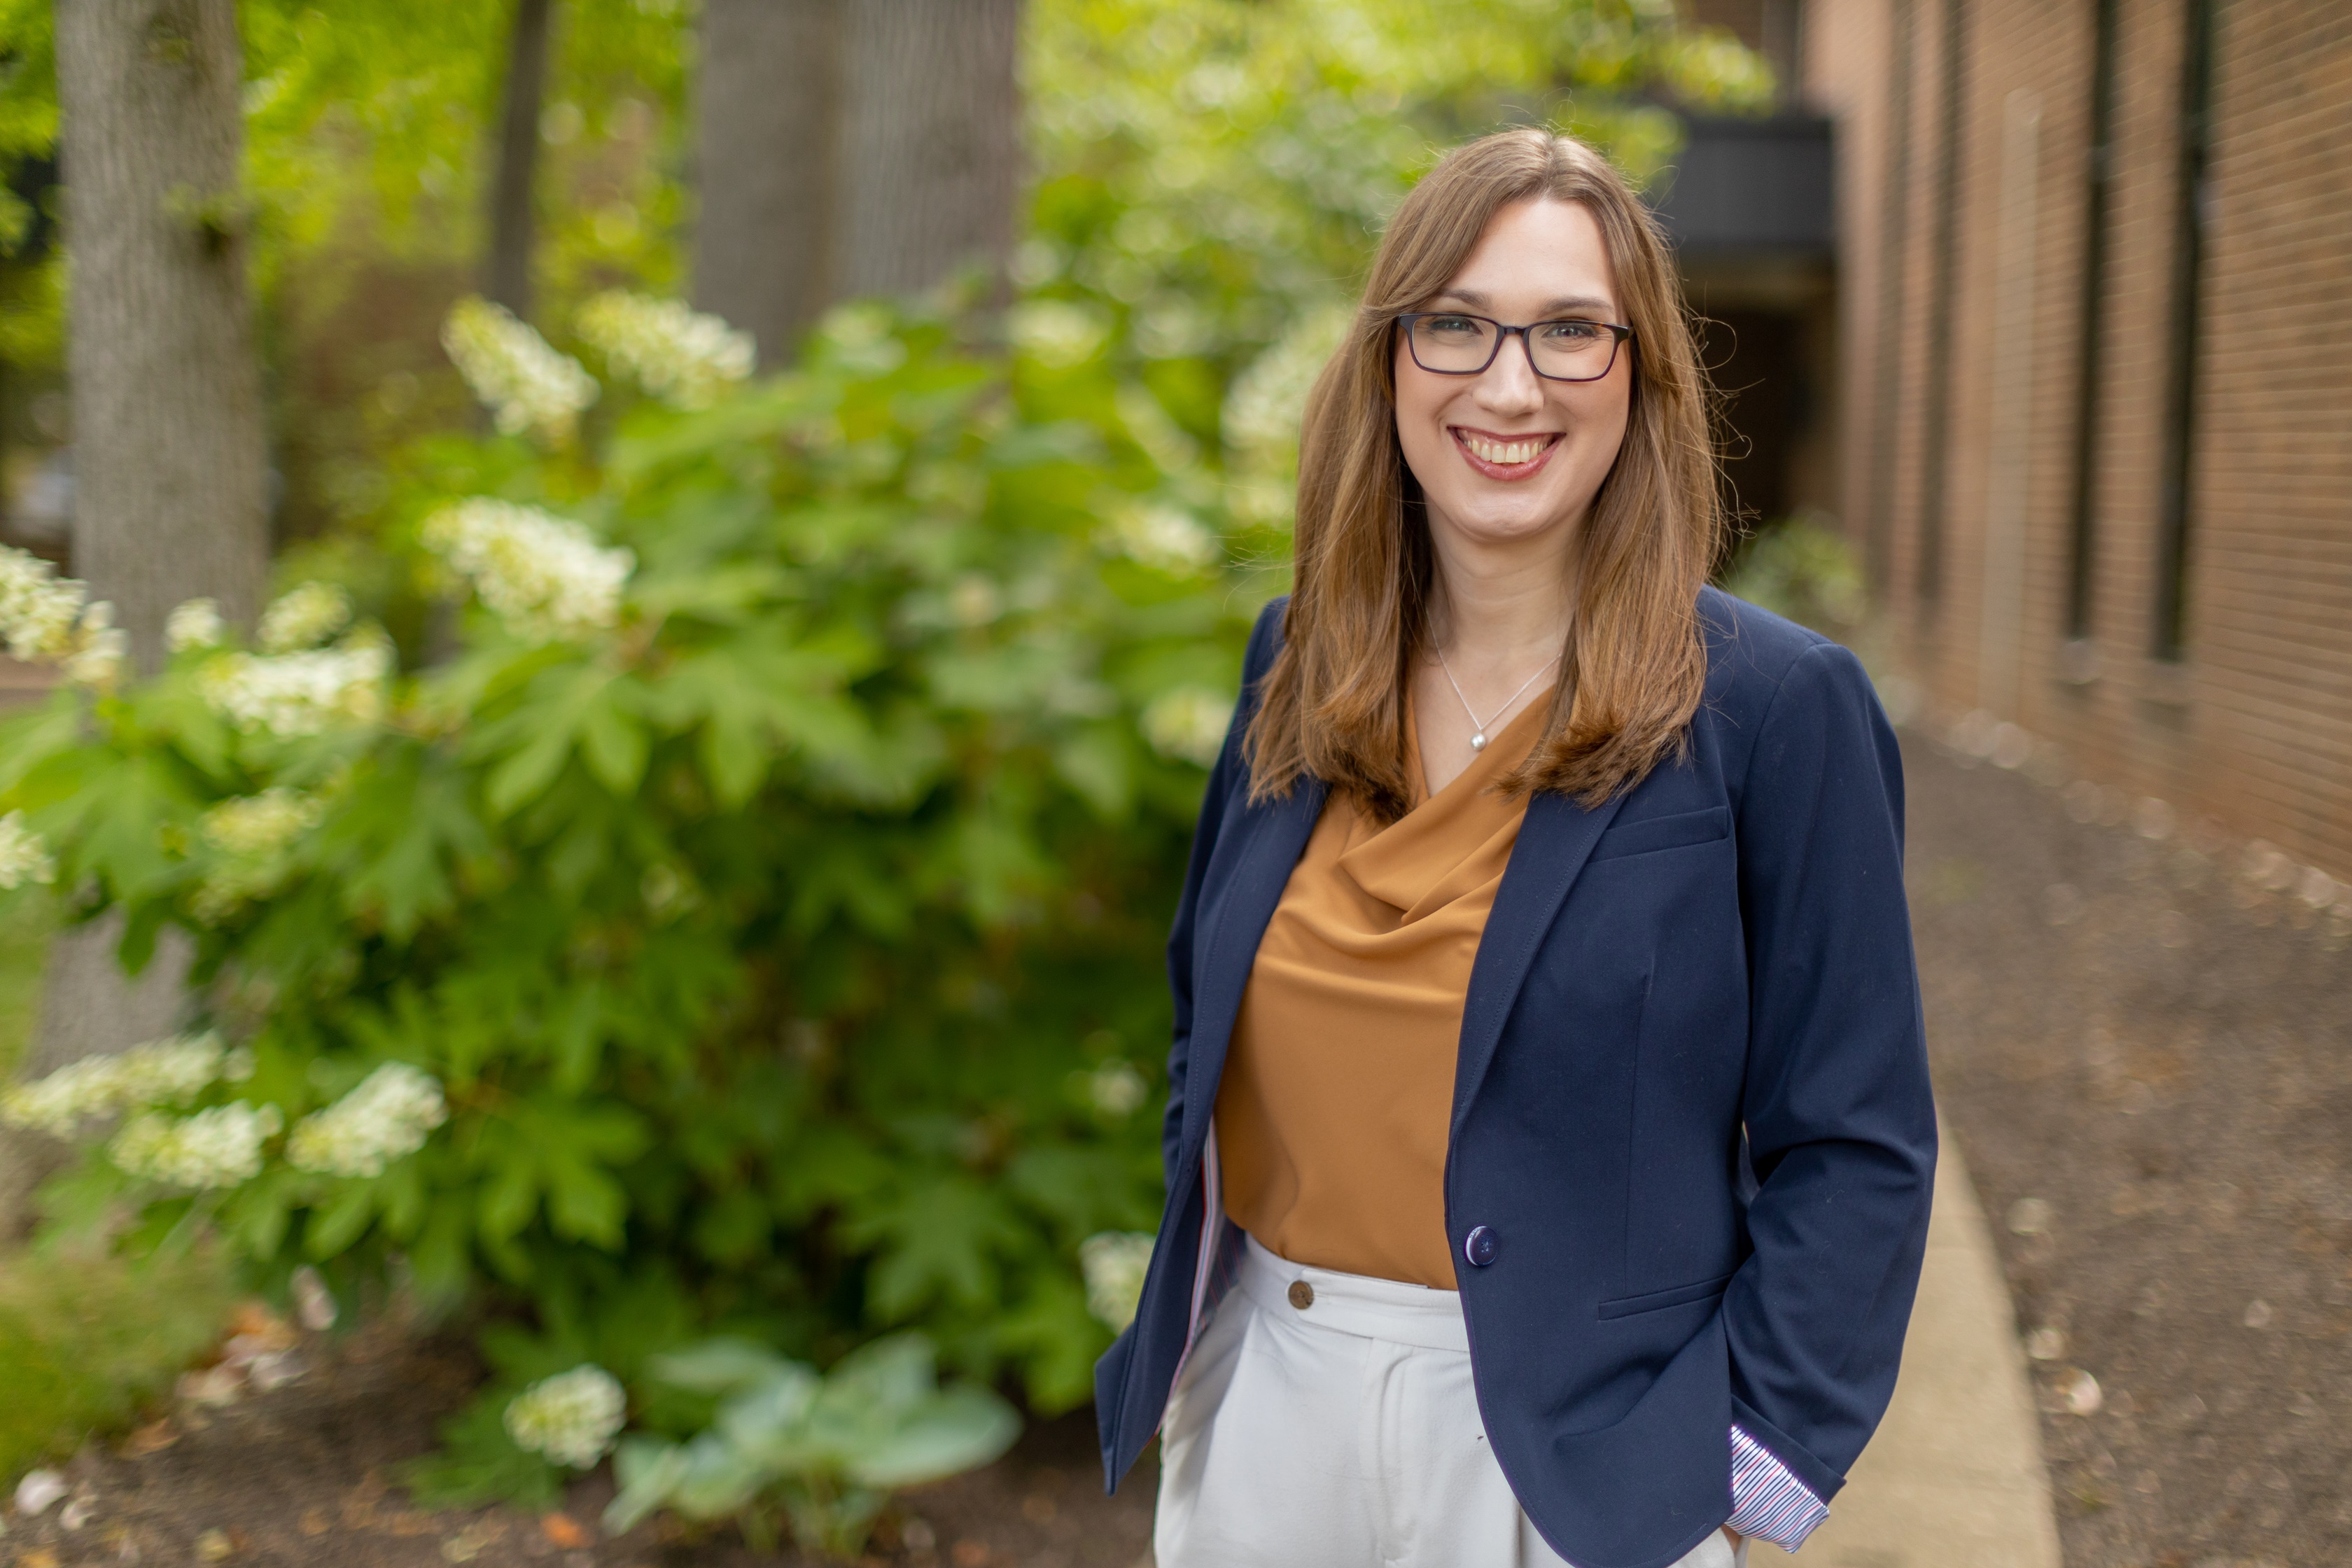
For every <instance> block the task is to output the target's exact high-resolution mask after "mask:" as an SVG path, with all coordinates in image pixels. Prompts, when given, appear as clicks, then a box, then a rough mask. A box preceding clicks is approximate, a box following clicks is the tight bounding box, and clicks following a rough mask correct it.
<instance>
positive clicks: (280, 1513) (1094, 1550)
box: [0, 1330, 1153, 1568]
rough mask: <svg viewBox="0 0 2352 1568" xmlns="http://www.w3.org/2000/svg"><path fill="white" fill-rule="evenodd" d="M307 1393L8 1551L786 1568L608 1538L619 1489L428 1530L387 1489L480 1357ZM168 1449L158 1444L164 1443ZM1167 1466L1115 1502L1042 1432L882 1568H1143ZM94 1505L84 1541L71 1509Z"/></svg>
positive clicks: (901, 1506) (422, 1516)
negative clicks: (610, 1507) (608, 1516)
mask: <svg viewBox="0 0 2352 1568" xmlns="http://www.w3.org/2000/svg"><path fill="white" fill-rule="evenodd" d="M299 1353H300V1354H301V1355H302V1356H303V1358H304V1359H305V1361H306V1362H307V1363H308V1364H309V1365H310V1368H311V1370H310V1372H309V1373H308V1374H307V1375H305V1376H304V1377H302V1378H301V1379H299V1381H297V1382H294V1383H292V1384H287V1385H285V1386H282V1387H279V1388H277V1389H274V1390H272V1391H271V1392H269V1393H268V1394H256V1395H252V1396H249V1397H248V1398H247V1399H246V1400H244V1401H242V1402H240V1403H239V1404H237V1405H233V1406H230V1407H228V1408H226V1409H223V1410H215V1411H211V1412H203V1411H194V1410H191V1408H190V1407H188V1406H185V1405H183V1406H182V1407H181V1408H180V1410H179V1411H178V1412H177V1413H176V1414H175V1415H173V1416H172V1417H171V1418H170V1419H169V1420H168V1422H166V1423H165V1424H163V1425H161V1426H152V1427H149V1428H147V1429H145V1430H143V1431H142V1432H141V1433H137V1434H134V1435H133V1436H131V1437H130V1438H128V1439H125V1440H122V1441H120V1442H117V1443H115V1444H112V1445H110V1446H108V1447H99V1446H97V1445H92V1446H90V1447H86V1448H85V1449H84V1450H83V1451H82V1452H81V1453H80V1454H79V1456H78V1457H77V1458H75V1459H74V1460H73V1461H72V1462H71V1463H70V1464H69V1465H68V1466H66V1467H64V1475H65V1478H66V1479H67V1480H68V1482H70V1483H71V1486H72V1492H71V1494H70V1497H69V1498H68V1500H67V1501H64V1502H60V1503H58V1504H57V1505H54V1506H52V1507H50V1508H49V1509H47V1510H46V1511H45V1512H44V1513H43V1514H41V1515H40V1516H39V1517H38V1518H36V1519H32V1520H26V1519H22V1518H20V1517H18V1516H17V1515H16V1514H15V1513H14V1512H13V1510H12V1511H11V1512H10V1513H9V1514H8V1516H7V1533H6V1534H5V1536H0V1563H4V1564H8V1565H10V1568H78V1565H89V1568H96V1565H98V1564H121V1563H138V1564H142V1568H181V1565H182V1564H189V1565H205V1564H212V1563H227V1564H232V1565H245V1564H251V1565H254V1568H291V1565H294V1564H300V1565H302V1568H327V1565H331V1568H445V1565H446V1564H448V1563H473V1564H476V1565H477V1568H505V1565H507V1564H520V1563H529V1564H533V1565H543V1568H751V1564H754V1563H757V1564H762V1565H764V1568H782V1565H787V1564H800V1563H803V1562H804V1561H806V1562H809V1563H814V1560H813V1559H810V1560H804V1559H803V1558H802V1557H801V1556H800V1555H799V1554H798V1553H796V1552H792V1551H789V1550H787V1551H784V1552H781V1553H773V1554H768V1553H757V1552H751V1551H750V1550H748V1549H747V1548H745V1547H744V1546H743V1544H742V1543H741V1541H740V1537H738V1536H736V1535H735V1534H734V1533H733V1531H724V1532H721V1533H719V1534H717V1535H710V1536H706V1537H703V1538H701V1539H694V1538H690V1537H688V1536H685V1535H683V1534H681V1533H680V1532H678V1531H677V1530H675V1529H674V1528H671V1527H668V1526H667V1521H661V1520H656V1521H651V1522H649V1523H647V1524H645V1525H641V1526H640V1527H638V1528H637V1529H636V1530H635V1531H631V1532H630V1533H629V1534H627V1535H625V1536H621V1537H617V1538H614V1539H610V1540H607V1539H604V1538H603V1537H602V1536H601V1534H600V1532H599V1531H597V1530H596V1527H595V1521H596V1519H597V1516H598V1515H599V1514H600V1513H601V1512H602V1510H603V1509H604V1505H605V1503H606V1502H608V1501H609V1500H611V1498H612V1482H611V1479H610V1475H609V1471H607V1470H599V1471H598V1472H596V1473H595V1474H594V1475H593V1476H591V1477H589V1478H588V1479H583V1480H582V1481H581V1482H579V1483H577V1484H576V1485H575V1486H573V1488H572V1491H571V1493H570V1495H569V1496H568V1497H567V1498H566V1500H565V1501H564V1505H563V1507H562V1510H559V1511H558V1512H556V1513H553V1514H551V1515H547V1516H543V1517H542V1516H540V1515H535V1514H531V1513H527V1512H524V1511H522V1510H516V1509H511V1508H491V1509H477V1510H463V1511H446V1512H431V1513H428V1512H425V1511H421V1510H416V1509H415V1508H412V1507H410V1506H409V1504H408V1500H407V1498H406V1496H405V1495H404V1493H403V1492H402V1491H401V1490H400V1489H399V1488H398V1487H397V1486H395V1485H391V1484H388V1482H389V1479H390V1478H392V1477H393V1476H394V1475H396V1473H397V1469H398V1467H399V1465H400V1463H401V1461H403V1460H405V1459H408V1458H414V1457H415V1456H416V1455H419V1454H422V1453H425V1452H427V1451H428V1450H429V1449H430V1448H431V1447H432V1446H433V1431H434V1427H435V1426H436V1423H437V1422H438V1421H439V1420H440V1419H441V1418H442V1417H443V1416H444V1415H447V1414H448V1413H450V1412H451V1411H453V1410H455V1409H456V1408H457V1406H458V1405H462V1404H463V1403H464V1402H465V1400H466V1397H467V1394H469V1393H470V1392H471V1390H472V1389H473V1388H474V1387H475V1385H476V1384H478V1381H479V1379H480V1372H479V1370H478V1367H477V1365H476V1363H474V1362H473V1360H472V1358H471V1357H470V1356H469V1355H468V1354H467V1352H466V1351H465V1349H464V1348H463V1347H462V1346H457V1345H451V1344H446V1343H442V1344H436V1343H432V1342H417V1341H415V1340H411V1339H406V1338H404V1337H403V1336H401V1335H399V1334H397V1333H394V1332H391V1331H383V1330H375V1331H367V1332H363V1333H361V1334H356V1335H352V1336H351V1337H350V1338H348V1339H346V1340H345V1341H343V1342H341V1343H340V1344H331V1343H329V1342H324V1341H321V1340H318V1339H315V1338H314V1339H312V1340H310V1342H307V1343H306V1344H305V1345H304V1346H303V1347H302V1349H301V1352H299ZM159 1444H160V1445H161V1446H157V1445H159ZM1152 1464H1153V1459H1152V1457H1151V1456H1149V1455H1147V1456H1146V1458H1145V1460H1144V1462H1143V1464H1142V1465H1139V1467H1138V1468H1137V1471H1136V1479H1135V1480H1134V1481H1132V1482H1130V1483H1129V1486H1128V1487H1127V1488H1126V1489H1124V1490H1123V1492H1122V1493H1121V1495H1119V1496H1118V1497H1117V1498H1113V1499H1107V1498H1105V1497H1104V1496H1103V1490H1102V1467H1101V1461H1100V1460H1099V1459H1097V1458H1096V1454H1095V1440H1094V1417H1093V1414H1092V1412H1091V1411H1081V1412H1079V1413H1078V1414H1077V1415H1075V1416H1067V1417H1064V1418H1062V1419H1060V1420H1055V1421H1050V1422H1045V1423H1040V1424H1037V1425H1034V1426H1032V1427H1031V1428H1030V1430H1029V1431H1028V1432H1027V1434H1025V1435H1024V1437H1023V1438H1022V1440H1021V1442H1020V1444H1019V1445H1018V1446H1017V1447H1015V1448H1014V1449H1013V1452H1012V1453H1011V1454H1009V1455H1007V1456H1006V1457H1005V1458H1003V1459H1002V1460H1000V1461H999V1462H997V1463H996V1464H994V1465H992V1466H990V1467H989V1468H986V1469H984V1470H980V1471H976V1472H974V1473H973V1474H971V1475H969V1476H961V1477H958V1478H956V1479H952V1480H949V1481H944V1482H941V1483H940V1484H938V1485H936V1486H930V1487H924V1488H920V1489H915V1490H912V1491H908V1492H906V1493H904V1494H902V1495H901V1497H900V1500H899V1503H898V1507H897V1508H896V1510H894V1513H893V1515H892V1516H891V1517H889V1518H887V1519H886V1520H885V1521H884V1524H883V1526H882V1528H881V1530H880V1531H877V1542H876V1546H875V1550H874V1554H873V1555H872V1556H871V1557H870V1558H869V1559H867V1561H868V1563H877V1564H878V1563H892V1564H904V1565H905V1568H1013V1564H1020V1565H1022V1568H1133V1565H1134V1564H1135V1563H1136V1562H1137V1560H1138V1559H1139V1558H1140V1557H1142V1556H1143V1554H1144V1552H1145V1550H1146V1548H1147V1547H1148V1546H1149V1544H1150V1536H1151V1481H1152V1475H1153V1471H1152V1468H1151V1467H1152ZM75 1502H79V1504H80V1505H81V1507H80V1509H79V1520H78V1523H77V1526H76V1528H74V1529H72V1530H68V1529H66V1528H65V1527H64V1526H65V1523H66V1521H67V1519H68V1517H69V1516H68V1510H69V1509H70V1508H71V1507H72V1505H73V1504H74V1503H75Z"/></svg>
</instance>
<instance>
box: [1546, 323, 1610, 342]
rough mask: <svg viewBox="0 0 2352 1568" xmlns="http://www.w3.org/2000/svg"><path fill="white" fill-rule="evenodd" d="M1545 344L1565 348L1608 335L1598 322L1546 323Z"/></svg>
mask: <svg viewBox="0 0 2352 1568" xmlns="http://www.w3.org/2000/svg"><path fill="white" fill-rule="evenodd" d="M1541 331H1542V332H1543V337H1544V342H1548V343H1558V344H1559V345H1560V346H1561V347H1563V348H1566V347H1569V346H1571V345H1580V344H1584V343H1589V342H1594V341H1595V340H1596V339H1599V338H1602V337H1605V336H1607V335H1608V333H1607V331H1606V330H1605V329H1604V328H1603V327H1602V326H1601V323H1600V322H1598V321H1546V322H1545V323H1544V324H1543V327H1542V328H1541Z"/></svg>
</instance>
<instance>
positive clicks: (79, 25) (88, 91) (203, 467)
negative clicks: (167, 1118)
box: [0, 0, 268, 1232]
mask: <svg viewBox="0 0 2352 1568" xmlns="http://www.w3.org/2000/svg"><path fill="white" fill-rule="evenodd" d="M57 64H58V104H59V109H60V138H61V143H62V151H63V156H64V170H65V198H66V217H67V233H66V243H67V247H68V254H69V255H70V257H71V258H72V264H73V291H72V295H71V297H70V299H69V300H68V307H67V309H68V316H67V321H68V327H69V328H70V331H71V340H70V342H69V343H68V354H67V370H68V376H69V379H70V384H71V395H72V407H73V427H74V433H73V442H74V472H75V495H74V517H73V552H74V568H75V571H76V572H77V573H78V574H79V575H80V576H81V577H83V578H85V579H86V580H87V581H88V582H89V584H90V589H91V592H92V594H93V595H95V596H97V597H99V598H102V599H109V600H111V601H112V602H113V604H114V606H115V613H116V617H117V623H118V624H119V625H121V626H122V627H123V628H124V629H125V630H127V631H128V632H129V633H130V634H131V655H132V657H133V658H135V659H136V660H137V661H138V662H139V663H140V664H141V665H142V667H145V668H153V667H154V665H155V664H156V663H157V662H158V660H159V658H161V655H162V652H163V619H164V617H165V616H167V615H169V614H170V613H171V610H172V607H173V605H176V604H178V603H180V601H182V600H184V599H190V598H195V597H198V596H206V597H210V598H213V599H215V600H217V601H218V602H219V604H220V607H221V612H222V614H223V615H225V616H227V617H229V618H230V619H231V620H235V621H243V622H250V621H251V620H252V619H253V617H254V616H255V615H256V613H257V611H258V609H259V608H260V600H261V594H262V588H263V584H264V581H265V578H266V576H267V573H268V508H267V502H266V500H265V485H266V479H265V475H266V472H267V460H266V456H265V447H264V443H263V435H262V416H261V367H260V364H259V362H258V360H257V357H256V353H255V348H254V334H253V305H252V296H251V293H250V290H249V289H248V288H247V279H246V254H247V213H246V209H245V204H244V197H243V195H242V189H241V186H240V184H239V176H240V167H239V165H240V161H241V157H242V147H243V142H244V131H245V127H244V121H243V118H242V108H241V92H242V85H243V84H242V71H241V68H240V63H239V50H238V47H237V37H236V4H235V0H57ZM120 940H121V921H120V920H101V921H93V922H91V923H90V924H89V925H86V926H79V927H76V928H74V929H72V930H70V931H65V932H63V933H61V934H60V935H59V936H58V940H57V941H56V942H54V943H53V944H52V945H51V948H50V951H49V969H48V975H47V984H45V985H44V987H43V996H42V1003H41V1020H40V1026H39V1030H38V1032H37V1037H36V1038H35V1040H34V1044H33V1049H32V1053H31V1059H30V1061H29V1062H28V1064H27V1066H28V1068H30V1070H32V1071H34V1072H40V1071H45V1070H47V1069H48V1068H54V1067H57V1066H58V1065H61V1064H62V1063H64V1062H66V1061H69V1060H73V1059H75V1058H79V1057H82V1056H87V1055H90V1054H92V1053H95V1052H100V1051H110V1050H120V1049H121V1048H122V1047H126V1046H131V1045H135V1044H137V1043H138V1042H140V1041H141V1040H144V1039H152V1038H153V1037H156V1036H158V1035H163V1034H167V1033H169V1032H171V1031H172V1030H173V1028H174V1027H176V1026H178V1025H179V1024H180V1022H181V1021H182V1018H183V1016H184V1010H185V1005H186V993H185V979H186V974H187V969H188V948H187V945H186V943H185V942H182V941H175V940H171V939H170V938H169V937H168V935H167V940H165V941H164V942H163V943H162V944H161V945H160V946H159V947H158V949H157V951H156V953H155V956H154V959H153V961H152V963H150V965H149V967H148V968H147V970H146V971H145V973H142V975H141V976H140V977H139V978H138V979H137V980H135V981H134V980H131V979H129V978H127V977H126V976H124V974H123V973H122V972H121V968H120V966H119V965H118V964H117V963H116V962H115V945H116V943H117V942H119V941H120ZM56 1157H57V1149H56V1146H55V1145H53V1144H47V1142H42V1141H36V1140H35V1139H34V1138H33V1137H31V1136H29V1135H24V1134H14V1133H10V1134H5V1135H0V1232H5V1231H9V1230H13V1229H15V1228H16V1227H17V1226H19V1225H20V1224H21V1220H22V1198H23V1195H24V1193H25V1191H26V1187H27V1185H28V1184H29V1183H30V1182H31V1181H32V1180H34V1179H37V1177H38V1176H39V1175H40V1174H41V1173H43V1171H44V1170H46V1169H47V1167H48V1166H50V1165H52V1164H53V1163H55V1160H56Z"/></svg>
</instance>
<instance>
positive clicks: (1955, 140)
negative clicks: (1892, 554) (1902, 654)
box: [1919, 0, 1968, 606]
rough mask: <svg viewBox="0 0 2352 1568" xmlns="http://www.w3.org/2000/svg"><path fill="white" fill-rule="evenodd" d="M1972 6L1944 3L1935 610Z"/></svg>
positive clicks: (1926, 525) (1930, 545)
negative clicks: (1964, 97) (1962, 140)
mask: <svg viewBox="0 0 2352 1568" xmlns="http://www.w3.org/2000/svg"><path fill="white" fill-rule="evenodd" d="M1967 24H1968V7H1967V5H1965V4H1963V0H1944V81H1943V111H1944V112H1943V121H1944V124H1943V134H1942V138H1941V141H1940V142H1939V144H1938V145H1937V149H1936V229H1935V234H1934V236H1933V237H1932V238H1931V240H1930V242H1929V252H1928V262H1929V265H1930V267H1931V268H1933V272H1932V275H1931V277H1930V279H1929V281H1928V285H1927V289H1928V293H1927V309H1928V317H1927V408H1926V410H1925V412H1924V416H1923V417H1924V418H1925V421H1926V429H1925V430H1924V432H1923V434H1924V436H1925V437H1926V447H1925V450H1924V452H1923V453H1922V455H1921V458H1920V464H1919V598H1920V600H1921V602H1922V603H1923V604H1925V605H1929V606H1933V605H1935V604H1936V602H1937V600H1938V599H1939V598H1940V597H1941V596H1942V595H1943V590H1944V490H1945V471H1946V469H1947V468H1948V466H1949V458H1950V456H1951V447H1952V430H1951V426H1952V316H1953V312H1954V309H1955V307H1956V305H1957V303H1958V301H1957V300H1955V299H1954V294H1955V293H1956V291H1957V290H1956V284H1955V274H1956V273H1957V271H1958V260H1959V248H1960V237H1959V216H1960V211H1959V209H1960V141H1961V138H1962V136H1963V135H1964V134H1965V132H1966V131H1967V129H1968V120H1967V116H1966V114H1965V113H1964V112H1963V108H1964V106H1963V103H1962V98H1963V95H1964V94H1965V93H1966V91H1967V89H1968V71H1967V64H1968V53H1967V45H1968V37H1967V33H1968V26H1967Z"/></svg>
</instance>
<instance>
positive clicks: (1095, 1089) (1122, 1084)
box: [1087, 1058, 1151, 1119]
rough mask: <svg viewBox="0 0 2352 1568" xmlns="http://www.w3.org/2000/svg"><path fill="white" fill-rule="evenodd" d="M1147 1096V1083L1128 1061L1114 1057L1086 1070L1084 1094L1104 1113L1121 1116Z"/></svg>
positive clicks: (1132, 1109) (1148, 1092) (1149, 1090)
mask: <svg viewBox="0 0 2352 1568" xmlns="http://www.w3.org/2000/svg"><path fill="white" fill-rule="evenodd" d="M1150 1097H1151V1086H1150V1084H1148V1083H1146V1082H1144V1081H1143V1075H1142V1074H1141V1073H1139V1072H1138V1071H1136V1070H1135V1068H1133V1067H1132V1066H1130V1065H1129V1064H1128V1063H1126V1062H1123V1061H1120V1060H1118V1058H1112V1059H1111V1060H1109V1061H1107V1062H1105V1063H1103V1064H1102V1066H1100V1067H1098V1068H1095V1070H1094V1071H1092V1072H1090V1073H1088V1074H1087V1099H1088V1100H1091V1101H1092V1102H1093V1103H1094V1108H1095V1109H1096V1110H1099V1111H1101V1112H1102V1113H1103V1114H1104V1115H1105V1116H1108V1117H1111V1118H1114V1119H1123V1118H1125V1117H1128V1116H1131V1115H1133V1114H1134V1113H1135V1110H1136V1108H1137V1107H1138V1106H1140V1105H1141V1104H1142V1103H1143V1102H1144V1101H1145V1100H1148V1099H1150Z"/></svg>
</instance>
